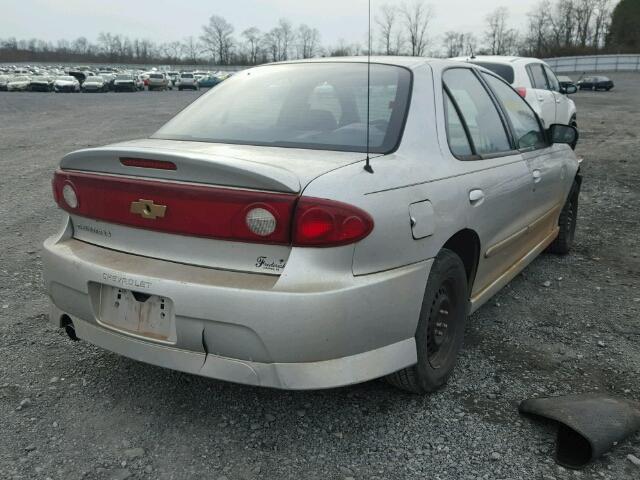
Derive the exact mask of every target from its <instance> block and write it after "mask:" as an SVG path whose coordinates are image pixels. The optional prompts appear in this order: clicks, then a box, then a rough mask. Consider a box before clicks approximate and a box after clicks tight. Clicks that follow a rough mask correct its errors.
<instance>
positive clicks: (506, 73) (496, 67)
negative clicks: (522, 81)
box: [472, 62, 515, 83]
mask: <svg viewBox="0 0 640 480" xmlns="http://www.w3.org/2000/svg"><path fill="white" fill-rule="evenodd" d="M472 63H474V64H475V65H479V66H480V67H484V68H486V69H487V70H491V71H492V72H493V73H495V74H496V75H500V76H501V77H502V78H504V79H505V80H506V81H507V82H508V83H513V82H514V80H515V73H514V71H513V67H512V66H511V65H505V64H503V63H492V62H472Z"/></svg>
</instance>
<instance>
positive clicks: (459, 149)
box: [444, 93, 473, 157]
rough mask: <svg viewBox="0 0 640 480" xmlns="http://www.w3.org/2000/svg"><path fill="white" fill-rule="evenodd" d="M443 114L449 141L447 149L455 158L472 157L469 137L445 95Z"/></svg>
mask: <svg viewBox="0 0 640 480" xmlns="http://www.w3.org/2000/svg"><path fill="white" fill-rule="evenodd" d="M444 114H445V117H446V118H445V119H446V122H447V138H448V140H449V148H451V153H453V154H454V155H455V156H456V157H466V156H469V155H473V151H472V150H471V145H469V137H467V132H466V131H465V129H464V125H463V124H462V120H460V115H459V114H458V111H457V110H456V107H455V105H454V104H453V102H452V101H451V97H449V95H448V94H447V93H445V100H444Z"/></svg>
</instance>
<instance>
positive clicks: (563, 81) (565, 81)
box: [558, 75, 576, 89]
mask: <svg viewBox="0 0 640 480" xmlns="http://www.w3.org/2000/svg"><path fill="white" fill-rule="evenodd" d="M558 82H560V88H564V89H566V88H567V87H569V86H570V85H575V84H576V82H574V81H573V80H572V79H571V77H567V76H566V75H558Z"/></svg>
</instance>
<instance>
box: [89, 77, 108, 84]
mask: <svg viewBox="0 0 640 480" xmlns="http://www.w3.org/2000/svg"><path fill="white" fill-rule="evenodd" d="M86 81H87V82H104V80H103V79H102V77H89V78H87V80H86ZM85 83H86V82H85Z"/></svg>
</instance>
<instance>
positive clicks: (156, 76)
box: [149, 73, 164, 79]
mask: <svg viewBox="0 0 640 480" xmlns="http://www.w3.org/2000/svg"><path fill="white" fill-rule="evenodd" d="M149 78H159V79H162V78H164V77H163V76H162V75H160V74H159V73H152V74H151V75H149Z"/></svg>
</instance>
